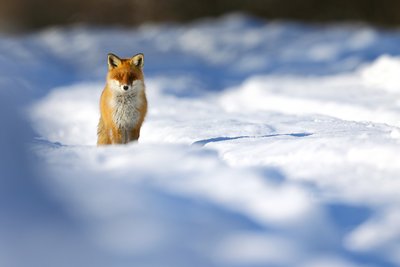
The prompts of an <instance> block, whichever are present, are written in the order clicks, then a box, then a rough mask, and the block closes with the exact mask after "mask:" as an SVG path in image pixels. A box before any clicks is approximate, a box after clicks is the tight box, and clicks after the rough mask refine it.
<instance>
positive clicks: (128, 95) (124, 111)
mask: <svg viewBox="0 0 400 267" xmlns="http://www.w3.org/2000/svg"><path fill="white" fill-rule="evenodd" d="M143 63H144V56H143V54H137V55H135V56H133V57H132V58H125V59H121V58H119V57H118V56H116V55H114V54H108V74H107V82H106V86H105V88H104V90H103V93H102V94H101V98H100V120H99V124H98V127H97V136H98V138H97V145H108V144H126V143H128V142H131V141H135V140H138V139H139V135H140V128H141V126H142V123H143V121H144V118H145V116H146V113H147V99H146V93H145V85H144V76H143Z"/></svg>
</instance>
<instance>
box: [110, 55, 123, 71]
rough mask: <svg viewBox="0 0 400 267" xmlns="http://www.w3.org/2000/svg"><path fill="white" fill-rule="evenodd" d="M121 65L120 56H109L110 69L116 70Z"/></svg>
mask: <svg viewBox="0 0 400 267" xmlns="http://www.w3.org/2000/svg"><path fill="white" fill-rule="evenodd" d="M120 64H121V59H120V58H119V57H118V56H116V55H114V54H112V53H109V54H108V68H109V69H113V68H116V67H118V66H119V65H120Z"/></svg>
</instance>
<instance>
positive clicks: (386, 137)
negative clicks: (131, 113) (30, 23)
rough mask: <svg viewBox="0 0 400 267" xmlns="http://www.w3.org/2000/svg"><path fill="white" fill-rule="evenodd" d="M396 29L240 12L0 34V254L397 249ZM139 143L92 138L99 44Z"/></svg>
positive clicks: (357, 256)
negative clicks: (139, 105) (121, 78)
mask: <svg viewBox="0 0 400 267" xmlns="http://www.w3.org/2000/svg"><path fill="white" fill-rule="evenodd" d="M399 44H400V31H399V30H397V29H393V28H392V29H383V28H377V27H374V26H370V25H367V24H364V23H349V22H347V23H339V22H337V23H331V24H305V23H302V22H294V21H290V22H289V21H273V20H261V19H258V18H256V17H253V16H248V15H243V14H239V13H235V14H230V15H225V16H222V17H218V18H213V19H211V18H209V19H201V20H196V21H192V22H190V23H186V24H181V23H171V22H169V23H145V24H141V25H140V26H135V27H116V26H113V27H105V26H101V27H99V26H93V25H91V26H89V25H73V26H52V27H48V28H45V29H41V30H40V31H35V32H29V33H23V34H19V35H10V34H6V33H3V34H1V35H0V63H1V64H0V73H1V74H0V96H1V97H0V121H1V130H0V137H1V138H0V177H1V179H0V191H1V193H0V199H1V201H0V203H1V204H0V205H1V209H0V266H7V267H25V266H32V267H47V266H49V267H50V266H61V267H62V266H66V267H67V266H117V267H125V266H144V267H146V266H149V267H150V266H151V267H156V266H174V267H180V266H199V267H200V266H201V267H203V266H243V267H249V266H271V267H275V266H277V267H280V266H282V267H283V266H287V267H292V266H301V267H320V266H321V267H331V266H332V267H350V266H351V267H352V266H368V267H380V266H384V267H386V266H387V267H392V266H393V267H394V266H399V265H400V228H399V225H400V194H399V191H400V163H399V160H398V158H399V149H400V75H399V74H400V45H399ZM108 52H114V53H116V54H118V55H120V56H122V57H129V56H132V55H133V54H135V53H138V52H143V53H144V54H145V69H144V71H145V75H146V85H147V93H148V98H149V103H150V108H149V115H148V117H147V120H146V122H145V124H144V126H143V129H142V135H141V138H140V140H139V144H131V145H127V146H113V147H105V148H97V147H96V146H95V143H96V125H97V122H98V117H99V111H98V100H99V97H100V93H101V91H102V89H103V86H104V82H105V75H106V71H107V65H106V54H107V53H108Z"/></svg>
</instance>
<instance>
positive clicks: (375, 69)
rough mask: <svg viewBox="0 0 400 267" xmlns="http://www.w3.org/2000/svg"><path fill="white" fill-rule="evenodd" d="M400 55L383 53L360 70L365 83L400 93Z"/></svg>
mask: <svg viewBox="0 0 400 267" xmlns="http://www.w3.org/2000/svg"><path fill="white" fill-rule="evenodd" d="M399 73H400V57H391V56H388V55H383V56H381V57H379V58H378V59H377V60H376V61H375V62H373V63H372V64H370V65H368V66H365V67H364V68H362V69H361V70H360V74H361V77H362V78H363V80H364V81H365V83H366V84H367V85H369V86H372V87H378V88H380V89H383V90H387V91H389V92H392V93H397V94H400V75H399Z"/></svg>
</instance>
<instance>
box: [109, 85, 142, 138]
mask: <svg viewBox="0 0 400 267" xmlns="http://www.w3.org/2000/svg"><path fill="white" fill-rule="evenodd" d="M113 90H114V93H113V98H112V99H111V101H110V105H111V106H112V107H113V108H112V110H113V114H112V116H113V121H114V123H115V124H116V125H117V127H118V128H119V129H121V130H125V131H129V130H132V129H133V128H134V127H135V126H136V125H137V123H138V121H139V118H140V113H139V110H140V108H141V107H142V105H143V101H142V97H140V96H141V94H142V93H143V90H144V86H143V83H141V82H136V83H134V84H133V86H132V89H131V90H130V91H129V92H122V91H121V90H120V89H119V86H118V87H114V88H113Z"/></svg>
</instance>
